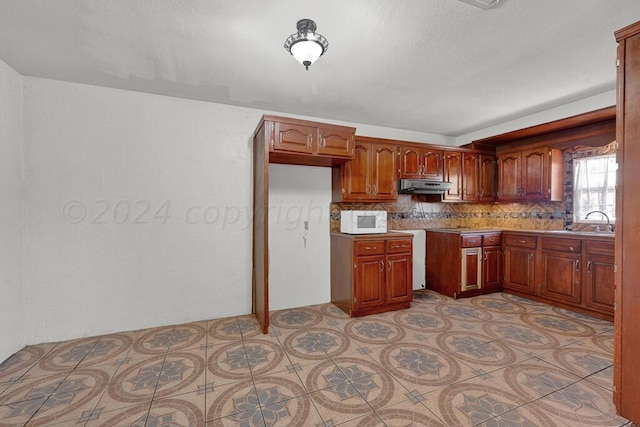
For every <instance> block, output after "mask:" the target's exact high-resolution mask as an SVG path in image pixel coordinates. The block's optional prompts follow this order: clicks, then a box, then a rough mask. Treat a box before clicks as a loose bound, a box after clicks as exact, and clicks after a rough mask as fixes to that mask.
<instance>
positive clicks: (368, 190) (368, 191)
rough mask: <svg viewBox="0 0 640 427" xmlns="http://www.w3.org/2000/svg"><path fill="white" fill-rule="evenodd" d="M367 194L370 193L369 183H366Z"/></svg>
mask: <svg viewBox="0 0 640 427" xmlns="http://www.w3.org/2000/svg"><path fill="white" fill-rule="evenodd" d="M366 187H367V188H366V190H367V194H371V184H367V185H366Z"/></svg>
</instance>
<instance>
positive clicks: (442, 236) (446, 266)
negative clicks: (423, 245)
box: [426, 230, 502, 298]
mask: <svg viewBox="0 0 640 427" xmlns="http://www.w3.org/2000/svg"><path fill="white" fill-rule="evenodd" d="M500 260H501V232H474V233H465V232H459V231H431V230H427V263H426V279H427V288H428V289H432V290H434V291H436V292H439V293H441V294H443V295H447V296H450V297H452V298H463V297H470V296H474V295H480V294H486V293H490V292H496V291H499V290H500V286H501V280H500V277H501V271H502V270H501V265H502V263H501V261H500Z"/></svg>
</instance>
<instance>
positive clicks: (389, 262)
mask: <svg viewBox="0 0 640 427" xmlns="http://www.w3.org/2000/svg"><path fill="white" fill-rule="evenodd" d="M387 263H388V264H389V271H391V260H389V261H387Z"/></svg>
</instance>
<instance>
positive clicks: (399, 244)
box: [331, 233, 413, 317]
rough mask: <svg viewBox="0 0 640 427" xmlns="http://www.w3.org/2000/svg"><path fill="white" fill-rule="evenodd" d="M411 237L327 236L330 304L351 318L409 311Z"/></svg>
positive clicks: (410, 296)
mask: <svg viewBox="0 0 640 427" xmlns="http://www.w3.org/2000/svg"><path fill="white" fill-rule="evenodd" d="M412 241H413V236H412V235H410V234H403V233H387V234H373V235H371V234H369V235H350V234H343V233H331V302H332V303H333V304H335V305H336V306H338V307H340V308H341V309H342V310H343V311H344V312H345V313H347V314H348V315H350V316H352V317H357V316H365V315H368V314H374V313H382V312H385V311H392V310H400V309H405V308H409V307H410V305H411V300H412V298H413V293H412V292H413V290H412V285H413V276H412V274H413V259H412V256H413V255H412V254H413V247H412Z"/></svg>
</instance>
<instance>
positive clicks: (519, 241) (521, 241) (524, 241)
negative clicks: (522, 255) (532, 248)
mask: <svg viewBox="0 0 640 427" xmlns="http://www.w3.org/2000/svg"><path fill="white" fill-rule="evenodd" d="M516 243H527V241H526V240H516Z"/></svg>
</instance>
